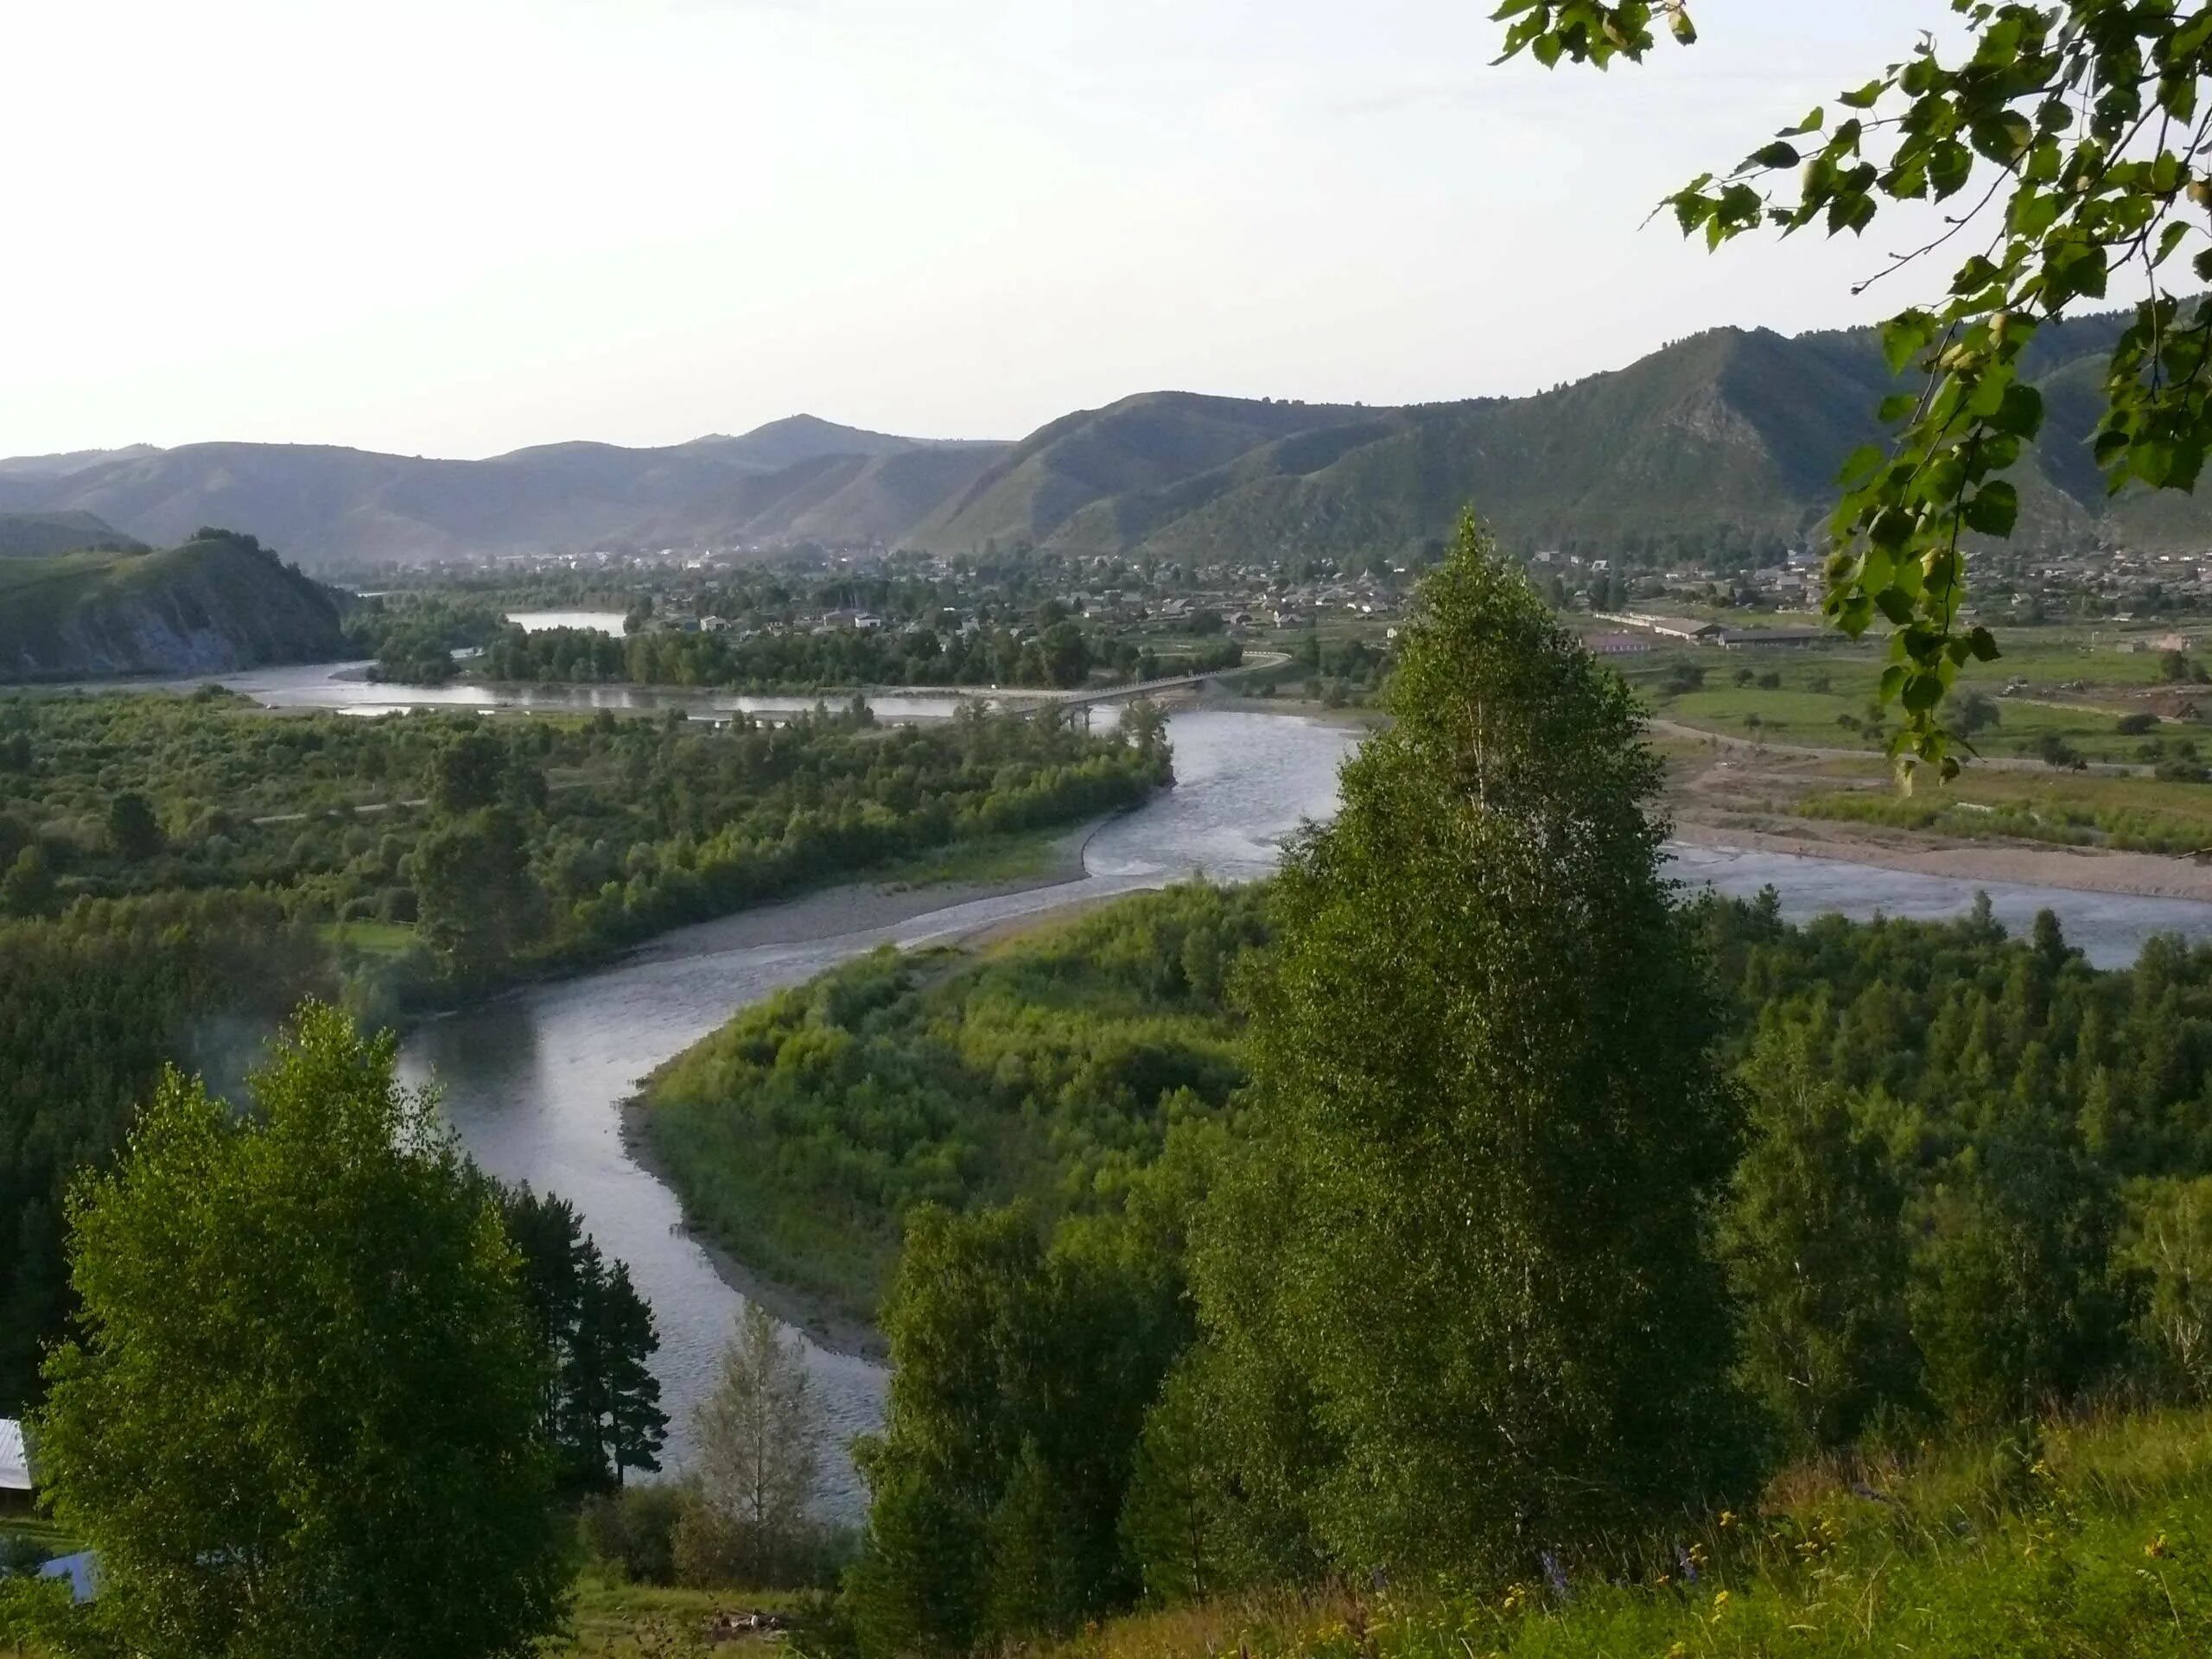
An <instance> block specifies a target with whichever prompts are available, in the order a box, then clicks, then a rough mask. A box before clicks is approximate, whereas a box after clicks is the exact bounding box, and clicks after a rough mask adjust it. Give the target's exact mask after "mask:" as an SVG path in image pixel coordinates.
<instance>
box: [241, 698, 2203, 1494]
mask: <svg viewBox="0 0 2212 1659" xmlns="http://www.w3.org/2000/svg"><path fill="white" fill-rule="evenodd" d="M225 683H228V684H232V685H233V686H235V687H236V688H237V689H238V690H242V691H245V692H248V693H249V694H251V695H254V696H258V697H260V698H262V699H263V700H264V701H265V702H270V703H272V704H276V705H283V706H301V705H302V704H305V705H308V706H320V707H331V706H347V707H351V708H354V709H360V710H361V711H363V712H366V711H367V710H368V709H369V708H371V707H375V706H396V705H397V704H398V703H399V702H403V701H404V702H406V703H408V704H410V705H416V706H420V705H422V704H425V703H429V704H437V703H442V702H447V701H448V699H447V698H446V697H445V696H441V695H440V694H438V693H435V692H430V693H424V692H423V691H421V690H418V689H416V688H408V689H406V690H404V691H402V690H400V689H399V688H387V687H370V686H366V685H359V694H360V696H359V702H349V701H348V699H350V698H351V697H353V696H355V695H356V693H355V691H354V690H353V687H354V686H355V685H357V684H358V683H352V682H345V681H340V680H334V679H333V678H332V677H330V672H329V671H328V670H327V669H319V670H308V671H302V670H283V671H274V672H272V673H270V674H269V675H262V676H256V675H247V676H238V677H230V678H227V679H226V682H225ZM340 687H344V688H346V689H345V690H339V689H337V688H340ZM454 690H461V688H455V689H454ZM467 691H468V692H470V693H474V694H475V696H472V697H471V698H470V700H471V701H474V700H477V698H478V697H480V698H481V700H483V701H485V702H502V703H505V704H508V705H510V706H539V705H538V704H537V702H536V700H535V699H533V698H532V697H531V696H530V694H528V693H524V692H518V691H514V690H508V689H505V688H501V689H498V690H488V689H486V688H467ZM646 695H649V694H641V693H637V692H620V691H615V690H611V689H610V690H608V691H607V692H605V693H601V692H598V691H595V690H589V689H569V690H568V691H567V692H566V693H565V694H564V695H563V696H560V697H559V698H558V699H557V700H556V699H550V698H549V699H547V701H548V702H557V706H561V707H564V708H574V707H576V706H578V705H579V702H581V701H582V699H584V698H589V699H590V702H589V703H587V704H585V705H584V706H593V705H596V704H598V703H599V699H600V698H601V696H607V697H608V698H609V699H610V700H612V699H613V698H618V697H619V698H624V699H631V698H639V697H641V696H646ZM454 700H456V701H457V700H459V699H454ZM732 701H735V700H732ZM746 701H747V702H753V701H766V700H752V699H747V700H746ZM887 701H888V700H887ZM911 701H913V702H925V701H937V700H925V699H912V700H911ZM944 701H946V702H950V700H949V699H946V700H944ZM602 706H603V705H602ZM626 706H632V707H634V706H637V705H636V704H635V703H628V704H627V705H626ZM695 706H696V705H695ZM878 706H879V708H880V709H882V711H883V712H884V713H885V714H886V715H891V716H892V717H896V716H897V714H898V713H909V714H911V715H918V716H920V717H924V718H926V717H927V715H926V714H925V713H924V712H923V711H922V710H921V709H914V710H911V711H908V710H897V711H895V712H894V710H893V709H888V708H884V707H883V705H882V704H880V703H879V705H878ZM928 712H929V713H935V712H937V711H936V710H935V709H931V710H929V711H928ZM1169 733H1170V736H1171V738H1172V740H1173V743H1174V745H1175V756H1176V773H1177V778H1178V780H1179V781H1178V784H1177V786H1176V787H1175V788H1174V789H1173V790H1172V791H1166V792H1165V793H1163V794H1162V795H1160V797H1158V798H1155V799H1154V800H1153V801H1152V802H1150V803H1149V804H1147V805H1146V806H1144V807H1143V808H1141V809H1140V810H1137V811H1135V812H1133V813H1130V814H1128V815H1127V816H1125V817H1121V818H1117V819H1115V820H1113V821H1111V822H1109V823H1106V824H1105V825H1103V827H1101V828H1100V829H1098V830H1097V831H1096V834H1094V835H1093V836H1091V837H1090V840H1089V841H1088V842H1087V843H1086V844H1085V845H1084V852H1083V864H1084V874H1083V875H1082V876H1081V877H1080V879H1078V880H1074V881H1071V882H1069V883H1066V884H1064V885H1061V886H1058V887H1046V888H1041V889H1037V890H1033V891H1030V892H1027V893H1014V894H1010V895H1000V896H995V897H988V898H982V899H969V900H967V901H966V902H958V903H946V904H944V905H943V906H942V907H939V908H935V909H930V908H925V906H928V905H929V904H930V903H931V902H932V901H931V899H930V897H929V896H928V895H917V894H907V895H900V896H899V898H898V899H897V900H895V901H893V900H889V899H865V898H860V897H857V896H856V895H855V894H854V893H843V894H831V895H823V896H820V897H817V898H815V899H799V900H796V901H794V902H792V903H791V904H789V905H785V906H778V907H775V908H774V909H772V910H766V911H754V912H747V913H746V914H743V915H740V916H736V917H732V918H727V919H726V920H723V921H720V922H712V923H708V924H704V925H700V926H696V927H692V928H687V929H684V930H683V931H679V932H676V933H672V934H669V935H667V936H664V938H660V939H658V940H657V941H655V942H654V943H653V944H651V945H650V946H648V947H646V948H645V949H642V950H639V951H637V952H635V953H633V954H632V955H631V956H629V957H626V958H625V959H623V960H622V961H620V962H618V963H614V964H613V965H611V966H608V967H607V968H605V969H601V970H599V971H597V972H594V973H591V974H587V975H582V976H578V977H575V978H573V979H569V980H565V981H561V982H554V983H550V984H544V985H538V986H533V987H530V988H525V989H523V990H520V991H518V992H515V993H512V994H511V995H506V996H503V997H500V998H499V999H497V1000H495V1001H492V1002H490V1003H487V1004H485V1005H483V1006H480V1007H476V1008H473V1009H470V1010H467V1011H466V1012H464V1013H461V1014H455V1015H453V1016H450V1017H448V1018H445V1019H442V1020H436V1021H434V1022H432V1023H431V1024H429V1026H427V1027H424V1028H423V1029H421V1030H420V1031H418V1032H417V1033H416V1034H415V1035H414V1036H413V1037H412V1039H410V1041H409V1043H408V1044H407V1046H406V1047H405V1049H404V1052H403V1055H402V1064H403V1067H404V1070H405V1071H406V1072H407V1074H408V1075H409V1077H410V1078H411V1079H413V1080H415V1081H418V1082H420V1081H428V1080H431V1079H435V1081H436V1083H437V1084H439V1086H440V1087H441V1088H442V1090H443V1094H444V1102H445V1109H446V1111H447V1113H448V1116H450V1117H451V1119H452V1121H453V1122H454V1126H455V1128H457V1129H458V1131H459V1132H460V1134H461V1137H462V1139H463V1140H464V1141H465V1142H466V1143H467V1146H468V1147H469V1149H470V1151H471V1152H472V1153H474V1155H475V1156H476V1158H477V1159H478V1160H480V1162H481V1163H482V1164H483V1165H484V1166H486V1168H487V1169H490V1170H491V1171H493V1173H496V1174H498V1175H499V1176H501V1177H502V1178H504V1179H508V1180H527V1181H529V1182H531V1184H532V1185H535V1186H537V1187H538V1188H540V1189H542V1190H550V1191H552V1192H558V1193H560V1194H562V1195H563V1196H564V1197H566V1198H569V1200H571V1201H572V1202H574V1203H575V1205H577V1207H578V1208H579V1209H580V1210H581V1211H582V1214H583V1217H584V1219H585V1222H586V1224H587V1225H588V1228H589V1229H590V1230H591V1231H592V1233H593V1234H594V1236H596V1237H597V1239H598V1240H599V1243H601V1246H602V1247H603V1248H605V1249H607V1250H609V1251H610V1252H612V1253H613V1254H614V1255H618V1256H620V1257H621V1258H622V1259H623V1260H625V1261H626V1262H628V1263H629V1264H630V1268H631V1272H632V1274H633V1275H634V1277H635V1279H636V1281H637V1283H638V1286H639V1289H640V1290H641V1291H642V1292H643V1293H644V1294H645V1296H646V1297H647V1298H648V1299H650V1300H651V1301H652V1305H653V1307H654V1310H655V1312H656V1313H657V1315H658V1322H659V1328H660V1334H661V1344H662V1345H661V1351H660V1355H659V1357H658V1363H657V1370H658V1375H659V1377H660V1380H661V1386H662V1390H663V1402H664V1405H665V1406H666V1408H668V1410H669V1413H670V1416H671V1423H672V1429H673V1432H672V1434H671V1452H672V1454H673V1456H672V1461H674V1462H675V1463H677V1464H678V1465H680V1464H681V1462H682V1460H683V1457H684V1454H685V1424H686V1421H687V1419H688V1417H689V1414H690V1408H692V1406H693V1405H694V1404H695V1403H696V1402H697V1400H698V1399H699V1398H700V1396H701V1395H702V1392H703V1391H704V1389H705V1388H706V1387H707V1386H708V1383H709V1379H710V1377H711V1375H712V1372H713V1368H714V1363H715V1357H716V1355H717V1353H718V1351H719V1350H720V1348H721V1344H723V1342H725V1341H726V1340H727V1338H728V1333H729V1332H730V1330H731V1328H732V1324H733V1321H734V1317H735V1315H736V1314H737V1313H738V1312H739V1310H740V1309H741V1306H742V1303H741V1300H740V1298H739V1296H738V1294H736V1293H735V1292H734V1291H733V1290H732V1289H731V1288H730V1287H728V1285H727V1284H726V1283H725V1282H724V1281H723V1280H722V1279H721V1277H720V1276H719V1275H718V1274H717V1273H716V1272H715V1267H714V1265H713V1263H712V1262H710V1261H709V1258H708V1255H707V1254H706V1252H705V1251H704V1250H703V1249H702V1248H701V1247H700V1246H699V1245H698V1243H696V1242H695V1241H694V1240H692V1239H691V1238H690V1237H689V1236H687V1235H686V1234H685V1233H684V1231H683V1224H682V1217H681V1215H680V1213H679V1211H678V1209H677V1203H676V1199H675V1198H674V1196H673V1194H671V1192H669V1190H668V1189H667V1188H666V1187H664V1186H663V1185H661V1184H660V1183H659V1182H658V1180H656V1179H654V1178H653V1177H652V1176H651V1175H649V1174H648V1173H645V1170H643V1169H642V1168H640V1167H639V1166H638V1165H637V1164H636V1163H635V1162H633V1161H632V1159H631V1158H630V1157H629V1155H628V1154H627V1153H626V1150H625V1149H624V1147H623V1145H622V1141H621V1138H620V1122H619V1108H620V1103H621V1102H622V1101H623V1100H624V1099H625V1098H626V1097H627V1096H629V1095H630V1094H632V1092H633V1091H634V1089H635V1085H636V1084H637V1082H638V1080H639V1078H641V1077H644V1076H645V1074H646V1073H647V1072H649V1071H652V1069H653V1068H654V1067H656V1066H658V1065H660V1064H661V1063H662V1062H663V1061H664V1060H666V1059H668V1058H671V1056H673V1055H675V1054H676V1053H677V1052H680V1051H681V1050H683V1048H685V1047H687V1046H690V1044H691V1043H693V1042H695V1041H696V1040H697V1039H699V1038H700V1037H702V1036H703V1035H705V1034H706V1033H708V1032H709V1031H711V1030H713V1029H714V1028H715V1027H716V1026H718V1025H720V1024H721V1022H722V1021H723V1020H727V1019H728V1017H729V1015H730V1014H732V1013H733V1012H734V1011H735V1010H736V1009H737V1008H739V1007H743V1006H744V1005H745V1004H747V1003H748V1002H752V1001H756V1000H758V999H760V998H761V997H763V996H765V995H768V994H769V993H771V992H772V991H774V990H776V989H777V988H780V987H783V986H786V985H791V984H794V983H797V982H799V981H802V980H804V979H806V978H808V977H810V976H812V975H814V974H816V973H818V972H820V971H821V970H822V969H825V968H828V967H830V966H832V965H834V964H836V963H839V962H842V961H844V960H846V959H848V958H849V957H854V956H856V955H859V954H861V953H862V952H865V951H868V950H873V949H874V948H875V947H877V946H878V945H880V944H886V943H890V944H897V945H899V946H901V947H906V946H912V945H918V944H929V943H933V942H940V941H946V940H951V939H957V938H960V937H962V936H963V935H965V934H969V933H971V932H974V931H978V930H980V929H983V928H987V927H989V926H991V925H995V924H997V923H1000V922H1002V921H1006V920H1008V919H1010V918H1017V917H1020V916H1025V915H1033V914H1036V913H1038V912H1043V911H1046V910H1049V909H1053V908H1056V907H1058V906H1062V905H1065V904H1067V903H1069V902H1071V901H1074V900H1079V899H1090V898H1096V897H1104V896H1109V895H1112V894H1116V893H1126V892H1131V891H1135V890H1136V889H1139V888H1143V887H1157V886H1160V885H1162V884H1164V883H1166V882H1168V881H1172V880H1177V879H1179V878H1181V877H1184V876H1187V875H1190V874H1194V873H1198V872H1203V873H1204V874H1206V875H1208V876H1210V877H1211V878H1213V879H1215V880H1249V879H1251V878H1253V877H1255V876H1259V875H1262V874H1266V873H1267V872H1268V870H1269V869H1271V868H1273V867H1274V862H1275V861H1276V859H1277V858H1278V856H1279V855H1280V850H1281V842H1282V841H1283V838H1284V837H1285V836H1287V835H1289V834H1290V833H1291V832H1292V831H1294V829H1296V828H1297V826H1298V825H1299V823H1300V822H1301V821H1303V820H1306V819H1308V818H1325V817H1327V816H1328V815H1329V814H1330V813H1331V812H1332V810H1334V807H1335V804H1336V798H1337V778H1336V773H1337V768H1338V765H1339V764H1340V763H1341V761H1342V760H1344V757H1345V755H1346V754H1347V753H1350V751H1351V747H1352V746H1353V745H1354V744H1355V743H1356V741H1357V735H1356V734H1354V733H1351V732H1349V731H1346V730H1344V728H1338V727H1334V726H1330V725H1326V724H1323V723H1319V722H1315V721H1306V720H1302V719H1298V718H1294V717H1288V716H1284V715H1264V714H1246V713H1229V712H1221V711H1213V710H1205V709H1196V710H1190V711H1185V712H1181V713H1178V714H1176V715H1173V717H1172V718H1171V721H1170V723H1169ZM1671 857H1672V860H1673V864H1674V868H1675V874H1677V875H1678V876H1680V877H1681V879H1682V880H1685V881H1687V882H1690V883H1694V884H1700V885H1709V886H1711V887H1716V888H1718V889H1719V890H1720V891H1723V892H1726V893H1733V894H1738V895H1742V896H1746V897H1748V896H1750V895H1751V894H1754V893H1758V891H1759V890H1760V889H1761V888H1763V887H1773V888H1775V889H1776V891H1777V893H1778V894H1779V895H1780V897H1781V901H1782V906H1783V912H1784V913H1785V914H1787V915H1789V916H1790V917H1791V918H1807V917H1810V916H1814V915H1817V914H1820V913H1822V912H1830V911H1840V912H1843V913H1845V914H1847V915H1851V916H1854V917H1859V918H1865V917H1869V916H1872V915H1873V914H1875V913H1877V912H1882V913H1886V914H1890V915H1902V916H1915V917H1936V916H1943V915H1950V914H1955V913H1957V912H1961V911H1963V910H1964V909H1966V908H1967V906H1969V905H1970V904H1972V902H1973V901H1974V895H1975V893H1977V892H1979V891H1986V892H1987V893H1989V895H1990V899H1991V902H1992V905H1993V908H1994V910H1995V912H1996V913H1997V915H1998V916H1999V918H2000V919H2002V920H2003V921H2004V922H2005V923H2006V924H2007V925H2010V926H2012V927H2014V928H2016V929H2017V928H2021V927H2024V926H2025V925H2027V924H2028V923H2029V922H2030V921H2031V919H2032V918H2033V917H2034V915H2035V912H2037V911H2038V910H2041V909H2045V908H2048V909H2050V910H2053V911H2055V912H2057V914H2058V916H2059V918H2060V919H2061V921H2062V922H2063V925H2064V926H2065V929H2066V932H2067V937H2068V938H2069V940H2070V941H2072V942H2073V943H2074V944H2076V945H2078V946H2080V947H2081V948H2082V949H2083V950H2085V951H2086V952H2087V953H2088V957H2090V959H2091V960H2092V961H2094V962H2095V963H2098V964H2100V965H2101V966H2114V965H2119V964H2121V963H2126V962H2129V961H2132V960H2133V957H2134V956H2135V954H2136V952H2137V950H2139V948H2140V946H2141V944H2142V943H2143V941H2144V940H2145V938H2149V937H2150V936H2151V935H2152V934H2154V933H2158V932H2180V933H2183V934H2185V935H2187V936H2190V937H2191V938H2212V905H2203V904H2195V903H2190V902H2187V901H2183V900H2178V899H2151V898H2136V897H2128V896H2124V895H2115V894H2107V893H2085V892H2076V891H2073V890H2070V889H2060V888H2050V887H2024V886H2018V885H2007V884H2002V883H1988V882H1974V881H1968V880H1950V879H1946V878H1939V877H1933V876H1926V875H1918V874H1906V873H1904V872H1899V871H1893V870H1887V869H1879V868H1870V867H1866V866H1859V865H1853V864H1847V863H1841V862H1839V861H1833V860H1825V859H1811V858H1800V857H1794V856H1790V855H1783V854H1773V853H1753V852H1726V851H1714V850H1710V849H1697V848H1687V847H1678V848H1675V849H1672V851H1671ZM954 896H955V895H951V894H946V895H944V898H946V899H950V898H952V897H954ZM808 1356H809V1363H810V1366H811V1367H812V1370H813V1374H814V1376H815V1378H816V1380H817V1386H818V1388H819V1389H820V1392H821V1395H822V1397H823V1399H824V1401H825V1402H826V1403H827V1405H828V1408H829V1415H830V1419H831V1423H832V1426H833V1427H834V1429H835V1431H836V1434H837V1435H838V1437H839V1439H840V1440H841V1441H842V1440H843V1439H846V1438H849V1436H851V1435H853V1434H855V1433H861V1432H863V1431H865V1430H866V1429H868V1428H869V1427H873V1426H874V1424H875V1423H876V1422H877V1421H878V1420H879V1418H880V1413H881V1409H882V1402H883V1395H884V1387H885V1382H886V1374H885V1372H884V1371H883V1370H882V1369H881V1368H880V1366H878V1365H875V1364H874V1363H869V1362H868V1361H866V1360H864V1359H861V1358H858V1357H851V1356H849V1355H844V1354H840V1353H836V1352H831V1351H827V1350H824V1349H823V1348H820V1347H818V1346H816V1345H814V1344H808ZM831 1473H832V1492H831V1503H832V1508H833V1509H834V1510H836V1512H838V1513H840V1514H842V1515H844V1516H854V1515H856V1514H857V1511H858V1506H859V1494H858V1491H857V1487H856V1484H855V1480H854V1477H853V1474H852V1471H851V1469H850V1466H849V1464H848V1463H846V1462H845V1461H844V1459H842V1457H840V1458H839V1459H836V1462H835V1464H834V1465H833V1468H832V1471H831Z"/></svg>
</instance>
